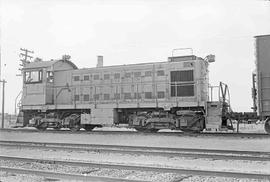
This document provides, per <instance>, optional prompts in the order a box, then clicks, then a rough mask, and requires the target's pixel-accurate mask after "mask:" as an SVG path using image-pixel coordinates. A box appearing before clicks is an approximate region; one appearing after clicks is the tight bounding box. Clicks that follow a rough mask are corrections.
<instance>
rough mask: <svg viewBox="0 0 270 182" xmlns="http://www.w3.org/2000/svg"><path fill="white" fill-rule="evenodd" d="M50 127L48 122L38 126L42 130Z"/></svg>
mask: <svg viewBox="0 0 270 182" xmlns="http://www.w3.org/2000/svg"><path fill="white" fill-rule="evenodd" d="M47 127H48V124H47V123H45V122H44V123H40V124H39V125H38V126H37V127H36V128H37V129H38V130H40V131H45V130H46V129H47Z"/></svg>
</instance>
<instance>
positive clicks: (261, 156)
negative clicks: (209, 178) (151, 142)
mask: <svg viewBox="0 0 270 182" xmlns="http://www.w3.org/2000/svg"><path fill="white" fill-rule="evenodd" d="M0 146H2V147H16V148H36V149H52V150H71V151H88V152H89V151H92V152H103V153H122V154H130V155H138V154H139V155H157V156H166V157H190V158H210V159H216V160H247V161H270V152H258V151H240V150H215V149H193V148H165V147H145V146H123V145H100V144H71V143H51V142H50V143H46V142H42V143H41V142H24V141H3V140H0Z"/></svg>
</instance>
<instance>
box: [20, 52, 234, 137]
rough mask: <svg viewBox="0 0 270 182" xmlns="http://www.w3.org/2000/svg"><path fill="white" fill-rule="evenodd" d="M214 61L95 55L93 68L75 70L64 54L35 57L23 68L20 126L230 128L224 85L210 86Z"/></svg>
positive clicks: (228, 106) (208, 58) (153, 130)
mask: <svg viewBox="0 0 270 182" xmlns="http://www.w3.org/2000/svg"><path fill="white" fill-rule="evenodd" d="M214 61H215V56H214V55H208V56H207V57H206V58H204V59H203V58H201V57H197V56H195V55H189V56H172V57H169V58H168V61H163V62H149V63H142V64H128V65H119V66H103V57H102V56H98V63H97V67H95V68H83V69H78V68H77V66H76V65H75V64H74V63H73V62H71V61H70V59H69V57H67V56H64V57H63V58H62V59H58V60H51V61H41V60H39V59H38V60H36V61H34V62H30V63H27V64H25V65H24V67H23V69H22V73H23V91H22V99H21V105H20V112H19V116H18V122H21V123H23V125H24V126H26V125H28V126H34V127H36V128H37V129H39V130H45V129H47V128H54V129H61V128H70V130H72V131H78V130H80V129H81V128H84V129H85V130H87V131H91V130H92V129H94V128H95V127H103V126H112V125H118V126H125V127H129V128H135V129H136V130H138V131H150V132H156V131H158V130H160V129H174V130H183V131H194V132H200V131H203V130H214V131H220V130H228V129H232V123H231V120H230V117H229V115H230V113H231V109H230V104H229V97H228V87H227V85H226V84H223V83H220V84H219V86H218V87H209V79H208V72H209V64H210V63H211V62H214ZM209 88H210V89H209ZM213 90H217V92H218V94H217V95H218V98H217V99H216V100H214V99H213V97H212V96H213V93H212V92H213Z"/></svg>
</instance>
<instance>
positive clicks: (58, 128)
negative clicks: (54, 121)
mask: <svg viewBox="0 0 270 182" xmlns="http://www.w3.org/2000/svg"><path fill="white" fill-rule="evenodd" d="M53 129H54V130H56V131H59V130H61V127H55V128H53Z"/></svg>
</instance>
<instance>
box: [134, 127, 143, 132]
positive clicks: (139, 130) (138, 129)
mask: <svg viewBox="0 0 270 182" xmlns="http://www.w3.org/2000/svg"><path fill="white" fill-rule="evenodd" d="M135 130H136V131H138V132H145V128H135Z"/></svg>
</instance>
